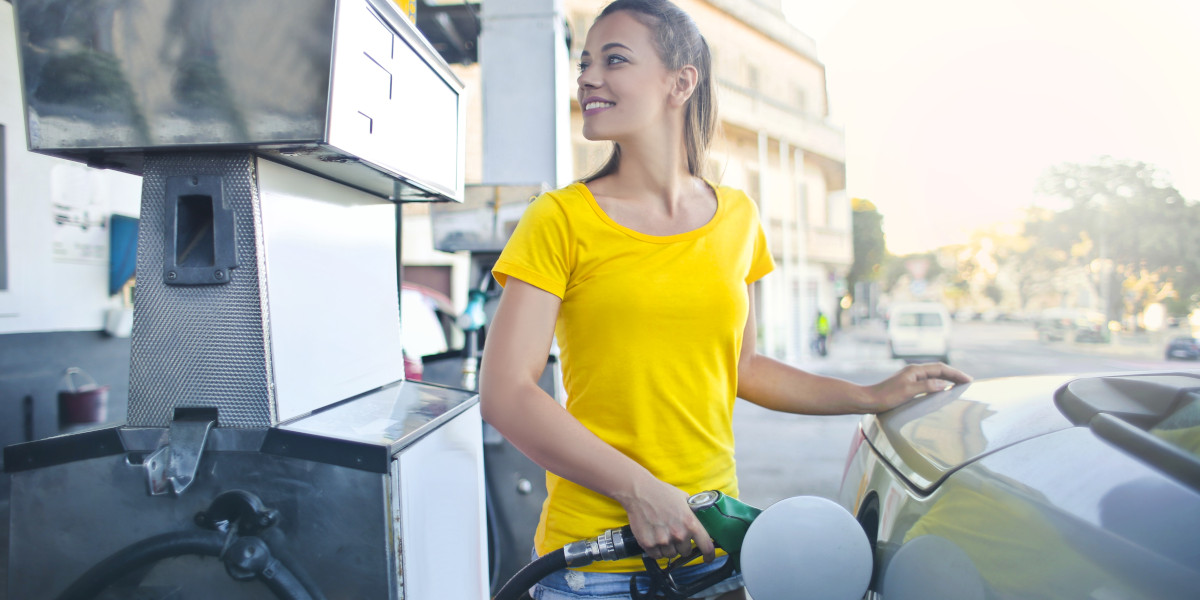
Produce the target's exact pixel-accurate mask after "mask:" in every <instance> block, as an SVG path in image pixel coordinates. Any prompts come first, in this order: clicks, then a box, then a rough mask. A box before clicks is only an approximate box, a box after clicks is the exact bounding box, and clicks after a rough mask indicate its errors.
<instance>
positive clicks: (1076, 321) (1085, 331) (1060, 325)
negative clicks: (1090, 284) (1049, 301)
mask: <svg viewBox="0 0 1200 600" xmlns="http://www.w3.org/2000/svg"><path fill="white" fill-rule="evenodd" d="M1034 328H1035V329H1037V332H1038V340H1040V341H1043V342H1060V341H1064V340H1066V341H1072V342H1090V343H1103V342H1107V341H1108V340H1109V331H1108V324H1107V323H1106V321H1105V319H1104V315H1102V314H1100V313H1098V312H1095V311H1086V310H1082V309H1073V308H1050V309H1046V310H1045V311H1042V314H1040V315H1038V318H1037V319H1036V320H1035V321H1034Z"/></svg>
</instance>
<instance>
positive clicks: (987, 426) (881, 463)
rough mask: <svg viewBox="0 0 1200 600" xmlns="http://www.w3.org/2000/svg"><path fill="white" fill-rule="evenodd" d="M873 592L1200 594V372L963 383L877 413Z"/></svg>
mask: <svg viewBox="0 0 1200 600" xmlns="http://www.w3.org/2000/svg"><path fill="white" fill-rule="evenodd" d="M839 501H840V503H841V504H842V505H843V506H844V507H846V508H847V509H848V510H850V511H851V513H852V514H854V515H856V517H857V518H858V520H859V522H860V523H861V524H862V526H863V528H864V530H865V531H866V533H867V537H868V538H869V540H870V541H871V542H872V545H873V547H874V553H875V569H874V574H873V577H872V583H871V586H870V590H869V592H868V595H867V597H868V598H886V599H887V600H898V599H916V598H920V599H922V600H940V599H946V600H949V599H954V600H968V599H979V600H983V599H985V598H986V599H989V600H1008V599H1018V598H1019V599H1029V598H1046V599H1057V598H1072V599H1074V598H1079V599H1098V598H1130V599H1134V598H1137V599H1168V598H1170V599H1175V598H1193V597H1195V594H1196V590H1198V589H1200V544H1198V543H1196V540H1197V539H1198V538H1200V371H1191V372H1185V373H1146V374H1119V375H1111V376H1088V377H1080V378H1073V377H1070V376H1029V377H1015V378H1008V379H993V380H984V381H978V382H975V383H971V384H966V385H960V386H956V387H954V388H951V389H950V390H948V391H945V392H940V393H936V394H930V395H928V396H925V397H923V398H920V399H917V400H915V401H913V402H910V403H908V404H906V405H904V406H902V407H900V408H897V409H895V410H892V411H889V412H887V413H884V414H882V415H878V416H868V417H865V418H864V419H863V420H862V421H861V422H860V428H859V430H858V432H857V435H856V437H855V440H854V442H853V444H852V447H851V450H850V456H849V459H848V461H847V464H846V471H845V475H844V477H843V481H842V486H841V490H840V493H839Z"/></svg>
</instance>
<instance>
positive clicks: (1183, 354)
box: [1166, 336, 1200, 360]
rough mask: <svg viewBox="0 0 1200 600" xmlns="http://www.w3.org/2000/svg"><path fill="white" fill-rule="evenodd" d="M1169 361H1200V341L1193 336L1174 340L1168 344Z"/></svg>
mask: <svg viewBox="0 0 1200 600" xmlns="http://www.w3.org/2000/svg"><path fill="white" fill-rule="evenodd" d="M1166 354H1167V360H1174V359H1186V360H1200V340H1197V339H1196V338H1194V337H1191V336H1181V337H1176V338H1173V339H1172V340H1171V341H1170V342H1168V343H1167V352H1166Z"/></svg>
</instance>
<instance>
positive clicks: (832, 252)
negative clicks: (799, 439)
mask: <svg viewBox="0 0 1200 600" xmlns="http://www.w3.org/2000/svg"><path fill="white" fill-rule="evenodd" d="M676 3H677V4H678V5H679V6H680V7H681V8H682V9H684V10H685V11H687V12H688V13H689V14H690V15H692V17H693V18H694V19H695V20H696V23H697V25H698V26H699V27H700V30H701V31H702V32H703V33H704V34H705V37H706V39H707V40H708V42H709V46H710V48H711V49H712V52H713V60H714V72H715V73H714V74H715V77H716V80H717V84H718V99H717V103H718V110H719V114H720V118H721V132H720V134H719V136H718V139H717V140H716V143H715V144H714V147H713V149H712V152H711V154H710V160H709V164H708V166H707V167H708V169H707V170H708V172H707V173H706V175H707V176H708V177H710V178H711V179H713V180H715V181H717V182H719V183H721V184H724V185H729V186H733V187H737V188H740V189H743V190H745V191H746V192H747V194H749V195H750V196H751V197H752V198H754V199H755V200H756V201H757V202H758V203H759V208H760V213H761V214H762V217H763V223H764V227H765V228H766V231H767V237H768V240H769V243H770V248H771V253H772V255H773V256H774V258H775V263H776V271H775V272H774V273H772V274H771V275H769V276H768V277H766V278H765V279H764V280H763V281H761V282H760V283H759V284H758V288H757V290H756V296H757V297H756V302H757V305H756V313H757V315H758V319H759V336H760V339H759V346H760V350H761V351H763V352H765V353H767V354H770V355H772V356H775V357H777V358H780V359H784V360H798V359H802V358H804V357H805V356H806V355H807V353H808V351H809V342H810V340H811V339H812V336H813V328H814V323H815V320H816V315H817V312H818V311H821V312H824V313H825V314H826V315H829V316H830V318H831V320H832V317H833V315H835V314H836V313H837V310H838V304H839V301H840V299H841V296H842V295H844V294H845V289H844V280H845V275H846V273H847V272H848V271H849V268H850V264H851V262H852V260H853V247H852V233H851V219H850V215H851V208H850V201H849V198H848V197H847V195H846V192H845V188H846V177H845V173H846V169H845V142H844V137H843V133H842V131H841V129H840V128H838V127H836V126H834V125H833V124H831V122H830V120H829V105H828V96H827V94H826V81H825V67H824V65H823V64H822V63H821V62H820V61H819V60H818V59H817V56H816V47H815V43H814V42H813V41H812V40H811V39H810V38H808V37H807V36H806V35H804V34H803V33H802V32H801V31H799V30H798V29H796V28H795V27H794V26H792V25H790V24H788V23H787V21H786V20H785V19H784V17H783V14H782V13H781V11H780V8H779V3H778V2H746V1H744V0H712V1H708V2H705V1H701V0H677V2H676ZM605 4H607V0H562V7H563V8H562V10H563V13H564V14H563V15H562V17H563V18H564V19H565V20H566V22H567V25H568V30H569V32H570V35H571V44H570V47H569V48H570V54H571V61H570V63H571V64H575V63H577V62H578V59H579V56H580V52H581V51H582V48H583V42H584V38H585V37H586V35H587V31H588V28H589V27H591V24H592V22H593V21H594V19H595V16H596V15H597V14H598V13H599V11H600V10H601V9H602V8H603V7H604V5H605ZM484 10H486V7H485V8H484ZM480 51H481V52H486V51H487V50H486V48H481V49H480ZM479 69H480V67H479V65H478V64H474V65H467V66H458V67H456V72H457V73H458V75H459V77H460V78H461V79H463V80H464V82H466V83H467V86H468V88H469V89H470V90H471V93H470V97H469V99H468V102H470V103H471V104H470V105H469V108H468V122H467V167H466V169H467V170H466V180H467V181H468V182H469V183H470V182H475V183H487V182H482V181H481V180H480V176H481V173H482V167H481V165H482V162H483V161H484V160H485V157H484V156H483V155H482V141H481V133H480V131H481V129H482V127H481V125H480V121H481V118H482V117H481V115H482V108H481V105H482V101H483V100H482V98H481V94H480V86H479V85H478V82H479V81H480V71H479ZM565 81H567V82H569V85H567V86H564V89H561V90H559V93H560V94H564V95H566V96H567V97H570V98H571V108H570V111H571V114H570V118H571V141H570V144H571V153H572V160H573V165H572V166H573V177H572V179H578V178H581V177H583V176H585V175H587V174H588V173H590V172H592V171H593V170H595V169H596V168H597V167H598V166H599V165H600V164H601V163H602V162H603V161H604V160H605V159H606V158H607V156H608V153H609V148H610V146H609V144H608V143H603V142H591V141H588V140H586V139H584V138H583V136H582V133H581V131H582V116H581V113H580V109H579V105H578V103H577V102H576V101H575V83H574V76H573V74H572V76H571V77H568V78H565ZM548 183H552V184H554V185H563V184H566V183H568V182H567V181H560V182H548ZM409 211H410V213H409V214H406V219H407V220H408V221H407V222H408V223H409V226H411V227H413V228H416V229H421V230H422V231H427V230H428V228H429V225H428V222H427V220H426V219H427V217H425V216H424V215H423V214H421V213H424V212H426V209H425V207H419V206H417V207H411V208H409ZM424 235H425V234H424V233H420V234H418V233H416V232H414V234H412V235H408V234H407V233H406V236H405V239H406V242H405V252H406V256H408V257H411V258H410V261H411V262H408V261H406V262H407V263H408V264H412V265H414V266H417V267H418V268H419V269H421V270H423V271H427V270H429V269H438V268H440V269H444V270H446V271H454V272H462V271H463V270H464V269H465V267H464V266H463V265H464V263H462V262H461V261H462V258H461V257H457V258H452V257H450V256H442V255H441V253H437V252H433V251H431V250H428V249H422V248H418V247H414V246H415V244H414V245H410V244H409V243H408V241H409V240H413V241H415V240H417V239H418V238H421V237H423V236H424ZM456 261H457V262H456ZM438 265H441V266H440V267H439V266H438ZM443 279H445V280H454V281H461V282H462V283H464V284H465V283H466V280H465V278H464V277H463V276H458V275H450V276H443ZM444 291H446V292H447V293H449V294H450V295H451V296H452V297H454V298H455V302H456V304H458V303H460V302H463V301H465V300H464V299H465V290H464V289H463V288H461V287H458V286H456V289H451V290H444Z"/></svg>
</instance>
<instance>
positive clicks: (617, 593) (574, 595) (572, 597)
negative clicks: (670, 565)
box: [530, 556, 743, 600]
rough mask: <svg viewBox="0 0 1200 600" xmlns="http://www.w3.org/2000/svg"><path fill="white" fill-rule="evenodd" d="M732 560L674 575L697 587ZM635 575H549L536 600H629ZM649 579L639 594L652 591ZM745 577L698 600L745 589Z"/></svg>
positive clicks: (534, 591)
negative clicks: (703, 579)
mask: <svg viewBox="0 0 1200 600" xmlns="http://www.w3.org/2000/svg"><path fill="white" fill-rule="evenodd" d="M728 559H729V557H727V556H722V557H720V558H718V559H717V560H714V561H713V562H711V563H708V564H705V563H697V564H695V565H690V566H687V567H682V568H679V569H676V570H674V571H672V572H671V575H672V577H674V578H675V582H676V583H677V584H678V585H680V586H686V585H689V584H692V583H694V582H695V581H696V580H698V579H700V578H701V577H703V576H705V575H707V574H709V573H711V572H713V571H716V570H717V569H719V568H721V567H722V566H723V565H724V564H725V561H726V560H728ZM633 575H635V573H588V572H585V571H572V570H570V569H563V570H560V571H555V572H553V573H551V574H549V575H547V576H546V577H545V578H544V579H542V581H541V582H540V583H538V584H537V585H535V586H533V588H532V589H531V590H530V596H533V600H629V578H630V577H631V576H633ZM648 583H649V578H648V577H646V576H641V577H638V590H639V591H642V592H646V591H648V586H647V584H648ZM742 585H743V584H742V574H741V573H736V574H734V575H733V576H732V577H729V578H726V579H725V580H724V581H721V582H719V583H717V584H716V585H714V586H712V587H710V588H708V589H705V590H703V591H701V592H700V593H698V594H696V597H697V598H704V599H707V598H716V597H717V596H720V595H721V594H724V593H726V592H732V591H733V590H736V589H740V588H741V587H742Z"/></svg>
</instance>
